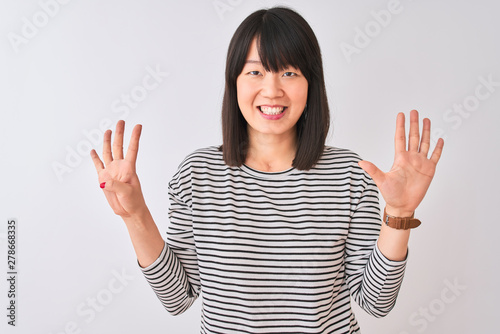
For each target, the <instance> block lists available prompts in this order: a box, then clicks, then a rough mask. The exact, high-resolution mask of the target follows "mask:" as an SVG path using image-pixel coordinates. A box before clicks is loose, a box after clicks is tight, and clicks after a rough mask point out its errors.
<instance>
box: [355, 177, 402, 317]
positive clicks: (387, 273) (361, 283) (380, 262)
mask: <svg viewBox="0 0 500 334" xmlns="http://www.w3.org/2000/svg"><path fill="white" fill-rule="evenodd" d="M363 183H364V187H363V189H362V192H361V196H360V197H359V202H358V203H357V205H356V207H355V209H354V213H353V215H352V218H351V222H350V227H349V233H348V236H347V241H346V260H345V262H346V277H347V283H348V286H349V290H350V292H351V295H352V296H353V298H354V300H355V301H356V303H358V305H359V306H360V307H361V308H363V309H364V310H365V311H366V312H368V313H369V314H371V315H373V316H375V317H382V316H385V315H387V314H388V313H389V311H390V310H391V309H392V308H393V307H394V305H395V303H396V298H397V295H398V292H399V288H400V287H401V284H402V281H403V276H404V272H405V267H406V260H404V261H391V260H389V259H387V258H386V257H385V256H384V255H383V254H382V253H381V252H380V250H379V249H378V247H377V239H378V235H379V232H380V224H381V220H380V209H379V202H378V191H377V188H376V186H375V184H374V183H373V181H372V180H371V179H370V178H369V177H368V176H366V175H365V181H364V182H363Z"/></svg>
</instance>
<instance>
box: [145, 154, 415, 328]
mask: <svg viewBox="0 0 500 334" xmlns="http://www.w3.org/2000/svg"><path fill="white" fill-rule="evenodd" d="M358 161H360V158H359V156H358V155H356V154H355V153H353V152H351V151H349V150H345V149H339V148H333V147H327V148H325V151H324V154H323V155H322V157H321V159H320V160H319V161H318V163H317V164H316V166H315V167H313V168H312V169H310V170H309V171H300V170H297V169H295V168H291V169H289V170H287V171H283V172H279V173H264V172H260V171H257V170H253V169H251V168H249V167H248V166H245V165H243V166H241V167H229V166H227V165H225V164H224V161H223V159H222V153H221V152H220V151H219V150H218V148H217V147H209V148H206V149H200V150H197V151H195V152H194V153H192V154H190V155H189V156H188V157H187V158H186V159H185V160H184V161H183V162H182V164H181V165H180V167H179V169H178V171H177V173H176V174H175V175H174V177H173V178H172V180H171V182H170V183H169V194H170V209H169V218H170V224H169V228H168V232H167V234H168V238H167V241H166V243H165V247H164V249H163V251H162V253H161V255H160V256H159V258H158V259H157V260H156V261H155V262H154V263H153V264H152V265H150V266H149V267H147V268H143V269H142V270H143V273H144V275H145V277H146V279H147V280H148V282H149V284H150V285H151V287H152V288H153V290H154V291H155V293H156V294H157V296H158V298H159V299H160V301H161V302H162V304H163V305H164V307H165V308H166V309H167V310H168V311H169V312H170V313H172V314H180V313H182V312H184V311H185V310H186V309H188V308H189V307H190V306H191V305H192V303H193V302H194V301H195V300H196V299H197V297H198V296H199V295H200V293H201V292H203V307H202V319H201V333H359V326H358V323H357V321H356V318H355V316H354V314H353V313H352V310H351V304H350V300H351V297H352V298H353V299H354V300H355V301H356V302H357V303H358V304H359V305H360V306H361V307H362V308H363V309H364V310H366V311H367V312H368V313H370V314H372V315H374V316H376V317H381V316H384V315H386V314H387V313H388V312H389V311H390V310H391V308H392V307H393V306H394V304H395V301H396V297H397V294H398V291H399V288H400V286H401V283H402V279H403V275H404V270H405V265H406V261H402V262H394V261H390V260H388V259H387V258H385V257H384V256H383V255H382V253H381V252H380V250H379V249H378V248H377V247H376V240H377V238H378V234H379V231H380V224H381V221H380V209H379V203H378V191H377V188H376V186H375V184H374V183H373V181H372V180H371V179H370V178H369V177H368V176H367V175H366V173H364V171H363V170H362V169H361V168H360V167H359V166H358V164H357V162H358Z"/></svg>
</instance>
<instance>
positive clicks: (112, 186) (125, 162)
mask: <svg viewBox="0 0 500 334" xmlns="http://www.w3.org/2000/svg"><path fill="white" fill-rule="evenodd" d="M124 130H125V122H124V121H118V123H117V124H116V131H115V138H114V141H113V146H112V149H111V130H107V131H106V132H105V133H104V145H103V153H102V156H103V160H104V163H103V162H102V161H101V159H99V156H98V154H97V153H96V151H95V150H92V151H91V152H90V156H91V157H92V161H93V162H94V165H95V168H96V170H97V174H98V176H99V183H100V184H101V188H103V191H104V195H105V196H106V199H107V200H108V203H109V205H110V206H111V208H112V209H113V211H114V212H115V213H116V214H117V215H119V216H121V217H122V218H127V217H131V216H134V215H140V214H142V213H143V212H144V211H145V210H147V207H146V204H145V201H144V196H143V195H142V191H141V185H140V183H139V178H138V177H137V174H136V169H135V164H136V160H137V152H138V150H139V138H140V136H141V130H142V126H141V125H139V124H137V125H136V126H135V127H134V129H133V130H132V136H131V138H130V144H129V147H128V150H127V155H126V156H125V157H123V133H124Z"/></svg>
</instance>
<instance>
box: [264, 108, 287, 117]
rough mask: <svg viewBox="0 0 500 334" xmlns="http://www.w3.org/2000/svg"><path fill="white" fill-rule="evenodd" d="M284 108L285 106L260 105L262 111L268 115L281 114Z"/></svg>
mask: <svg viewBox="0 0 500 334" xmlns="http://www.w3.org/2000/svg"><path fill="white" fill-rule="evenodd" d="M283 110H285V107H260V111H262V112H263V113H264V114H266V115H278V114H281V113H282V112H283Z"/></svg>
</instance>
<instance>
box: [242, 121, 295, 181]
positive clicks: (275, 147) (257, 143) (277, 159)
mask: <svg viewBox="0 0 500 334" xmlns="http://www.w3.org/2000/svg"><path fill="white" fill-rule="evenodd" d="M248 137H249V146H248V152H247V156H246V160H245V164H246V165H247V166H249V167H251V168H253V169H256V170H259V171H262V172H281V171H284V170H287V169H289V168H291V167H292V163H293V159H295V154H296V152H297V139H296V135H295V131H293V132H291V133H289V134H286V135H280V136H276V135H265V134H258V133H257V134H255V133H251V131H249V133H248Z"/></svg>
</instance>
